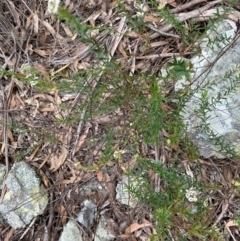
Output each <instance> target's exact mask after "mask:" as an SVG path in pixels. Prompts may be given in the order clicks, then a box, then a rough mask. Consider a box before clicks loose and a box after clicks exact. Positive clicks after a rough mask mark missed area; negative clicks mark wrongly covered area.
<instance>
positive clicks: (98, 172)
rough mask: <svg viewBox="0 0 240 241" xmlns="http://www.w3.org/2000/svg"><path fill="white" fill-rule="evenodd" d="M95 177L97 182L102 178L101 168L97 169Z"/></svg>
mask: <svg viewBox="0 0 240 241" xmlns="http://www.w3.org/2000/svg"><path fill="white" fill-rule="evenodd" d="M97 179H98V181H99V182H101V181H102V180H103V172H102V171H101V170H99V171H97Z"/></svg>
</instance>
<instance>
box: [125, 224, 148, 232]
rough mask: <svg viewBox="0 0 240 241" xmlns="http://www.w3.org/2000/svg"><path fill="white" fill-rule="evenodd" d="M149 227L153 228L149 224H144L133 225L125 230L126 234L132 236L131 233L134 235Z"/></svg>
mask: <svg viewBox="0 0 240 241" xmlns="http://www.w3.org/2000/svg"><path fill="white" fill-rule="evenodd" d="M149 226H152V224H149V223H142V224H139V223H133V224H131V225H130V226H129V227H128V228H127V229H126V230H125V234H130V233H133V232H135V231H136V230H138V229H140V228H144V227H149Z"/></svg>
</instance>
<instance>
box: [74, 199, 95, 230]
mask: <svg viewBox="0 0 240 241" xmlns="http://www.w3.org/2000/svg"><path fill="white" fill-rule="evenodd" d="M96 211H97V205H96V204H95V203H94V202H93V201H92V200H88V199H87V200H85V201H84V202H83V208H82V209H81V212H80V213H79V214H78V218H77V219H78V222H79V223H81V224H83V225H84V226H85V227H87V228H90V227H92V226H93V224H94V220H95V213H96Z"/></svg>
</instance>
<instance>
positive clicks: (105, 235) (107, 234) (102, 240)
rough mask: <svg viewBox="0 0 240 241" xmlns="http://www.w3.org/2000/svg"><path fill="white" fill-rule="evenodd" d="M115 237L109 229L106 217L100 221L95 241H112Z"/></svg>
mask: <svg viewBox="0 0 240 241" xmlns="http://www.w3.org/2000/svg"><path fill="white" fill-rule="evenodd" d="M114 238H115V235H113V234H112V233H111V231H110V230H109V229H108V225H107V221H106V218H105V217H104V216H102V217H101V218H100V220H99V223H98V226H97V229H96V234H95V238H94V241H112V240H113V239H114Z"/></svg>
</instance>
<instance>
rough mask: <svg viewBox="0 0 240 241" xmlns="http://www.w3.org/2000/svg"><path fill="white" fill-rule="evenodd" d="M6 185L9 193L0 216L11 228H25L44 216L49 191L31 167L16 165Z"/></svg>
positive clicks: (21, 163) (0, 208)
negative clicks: (34, 219)
mask: <svg viewBox="0 0 240 241" xmlns="http://www.w3.org/2000/svg"><path fill="white" fill-rule="evenodd" d="M5 184H6V186H7V192H6V194H5V196H4V198H3V202H2V204H1V205H0V214H1V216H2V217H3V218H4V219H5V221H6V222H7V223H8V224H9V225H10V226H12V227H13V228H14V229H17V228H23V227H25V226H26V225H27V224H29V223H30V222H31V221H32V219H33V218H34V217H36V216H38V215H41V214H43V212H44V209H45V207H46V206H47V203H48V195H47V191H46V189H45V188H44V186H43V185H41V183H40V179H39V178H38V177H37V176H36V173H35V171H34V170H33V169H32V168H31V167H30V165H28V164H27V163H25V162H18V163H15V164H14V165H13V167H12V168H11V170H10V172H9V173H8V176H7V178H6V180H5Z"/></svg>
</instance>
